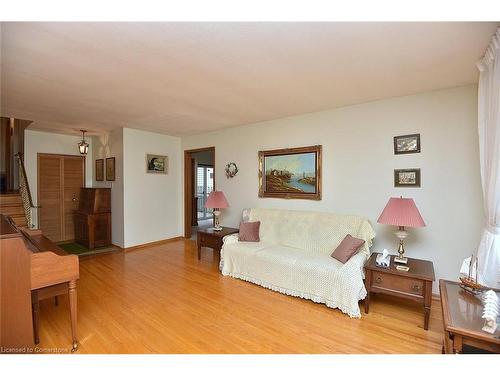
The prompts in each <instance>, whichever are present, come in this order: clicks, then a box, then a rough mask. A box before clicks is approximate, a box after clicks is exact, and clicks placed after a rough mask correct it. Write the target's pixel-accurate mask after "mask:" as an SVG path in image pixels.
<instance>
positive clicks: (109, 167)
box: [106, 158, 115, 181]
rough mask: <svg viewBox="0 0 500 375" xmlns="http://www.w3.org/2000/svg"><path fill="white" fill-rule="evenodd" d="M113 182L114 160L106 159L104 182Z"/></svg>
mask: <svg viewBox="0 0 500 375" xmlns="http://www.w3.org/2000/svg"><path fill="white" fill-rule="evenodd" d="M114 180H115V158H106V181H114Z"/></svg>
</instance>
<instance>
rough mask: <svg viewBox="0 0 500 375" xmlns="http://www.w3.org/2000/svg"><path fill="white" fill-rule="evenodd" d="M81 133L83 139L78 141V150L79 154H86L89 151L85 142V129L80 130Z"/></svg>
mask: <svg viewBox="0 0 500 375" xmlns="http://www.w3.org/2000/svg"><path fill="white" fill-rule="evenodd" d="M80 131H81V132H82V134H83V139H82V141H81V142H80V143H78V150H79V151H80V154H81V155H87V153H88V152H89V144H88V143H87V142H85V133H86V132H87V131H86V130H80Z"/></svg>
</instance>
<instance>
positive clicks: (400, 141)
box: [394, 134, 420, 155]
mask: <svg viewBox="0 0 500 375" xmlns="http://www.w3.org/2000/svg"><path fill="white" fill-rule="evenodd" d="M418 152H420V134H408V135H399V136H397V137H394V155H400V154H415V153H418Z"/></svg>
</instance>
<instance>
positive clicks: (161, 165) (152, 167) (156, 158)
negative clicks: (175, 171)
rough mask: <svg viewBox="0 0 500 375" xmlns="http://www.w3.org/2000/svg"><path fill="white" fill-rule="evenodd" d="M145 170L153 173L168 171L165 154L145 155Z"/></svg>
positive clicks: (165, 172)
mask: <svg viewBox="0 0 500 375" xmlns="http://www.w3.org/2000/svg"><path fill="white" fill-rule="evenodd" d="M146 172H147V173H154V174H167V173H168V157H167V156H165V155H153V154H147V155H146Z"/></svg>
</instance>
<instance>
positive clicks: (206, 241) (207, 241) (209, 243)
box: [198, 233, 222, 249]
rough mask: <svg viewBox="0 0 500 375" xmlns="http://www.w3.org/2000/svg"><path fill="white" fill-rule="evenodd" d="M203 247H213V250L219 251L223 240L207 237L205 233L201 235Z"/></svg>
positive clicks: (200, 239)
mask: <svg viewBox="0 0 500 375" xmlns="http://www.w3.org/2000/svg"><path fill="white" fill-rule="evenodd" d="M198 240H199V241H200V245H201V246H206V247H211V248H213V249H219V248H220V246H221V244H222V238H219V237H214V236H206V235H204V234H203V233H200V234H199V239H198Z"/></svg>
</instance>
